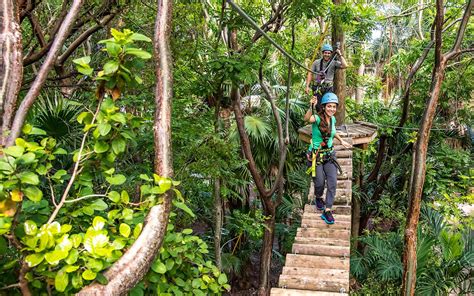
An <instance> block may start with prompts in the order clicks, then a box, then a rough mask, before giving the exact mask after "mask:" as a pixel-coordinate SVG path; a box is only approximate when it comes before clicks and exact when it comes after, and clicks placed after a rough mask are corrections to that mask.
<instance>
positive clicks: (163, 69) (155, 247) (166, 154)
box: [77, 0, 173, 296]
mask: <svg viewBox="0 0 474 296" xmlns="http://www.w3.org/2000/svg"><path fill="white" fill-rule="evenodd" d="M171 10H172V1H171V0H158V10H157V17H156V23H155V38H154V53H155V58H156V59H157V65H156V80H157V82H156V83H157V84H156V89H155V104H156V113H155V123H154V141H155V171H156V173H157V174H158V175H160V176H163V177H171V176H172V174H173V169H172V159H171V99H172V80H173V76H172V71H171V65H172V63H171V53H170V49H169V34H170V29H171V15H172V11H171ZM171 195H172V193H171V191H168V192H167V193H166V194H165V195H164V198H163V203H162V204H159V205H156V206H154V207H152V208H151V209H150V212H149V213H148V215H147V218H146V219H145V223H144V227H143V230H142V233H141V234H140V236H139V237H138V239H137V240H136V241H135V243H134V244H133V245H132V246H131V247H130V248H129V249H128V251H127V252H126V253H125V254H124V255H123V256H122V257H121V258H120V259H119V261H117V262H115V263H114V264H113V265H112V267H110V268H109V270H107V272H106V273H105V277H106V278H107V279H108V281H109V282H108V283H107V284H106V285H104V286H102V285H99V284H93V285H90V286H87V287H85V288H84V289H82V290H81V291H80V292H79V293H78V294H77V295H84V296H86V295H87V296H90V295H125V294H127V292H128V291H129V290H130V289H131V288H133V287H134V286H135V285H136V284H137V283H138V282H139V281H140V280H141V279H142V278H143V276H144V275H145V274H146V273H147V271H148V269H149V268H150V265H151V264H152V262H153V260H154V259H155V256H156V255H157V254H158V252H159V249H160V247H161V244H162V242H163V238H164V236H165V234H166V227H167V225H168V218H169V213H170V210H171Z"/></svg>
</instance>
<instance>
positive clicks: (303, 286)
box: [270, 145, 352, 296]
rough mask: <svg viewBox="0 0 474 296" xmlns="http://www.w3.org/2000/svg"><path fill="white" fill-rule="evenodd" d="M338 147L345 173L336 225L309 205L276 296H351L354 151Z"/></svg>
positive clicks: (337, 202) (337, 201)
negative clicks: (351, 204)
mask: <svg viewBox="0 0 474 296" xmlns="http://www.w3.org/2000/svg"><path fill="white" fill-rule="evenodd" d="M335 148H336V149H335V150H336V156H337V158H338V161H339V163H340V164H341V166H342V167H343V170H344V173H345V174H343V175H342V176H341V175H339V176H338V180H337V189H336V198H335V205H334V207H333V210H334V219H335V221H336V222H335V223H334V224H332V225H328V224H326V223H325V222H324V221H323V220H322V219H321V217H320V216H321V211H318V210H316V207H315V206H314V205H306V206H305V208H304V213H303V218H302V221H301V227H300V228H298V230H297V234H296V238H295V242H294V243H293V247H292V253H291V254H287V255H286V263H285V266H284V267H283V271H282V274H281V275H280V278H279V281H278V288H272V290H271V292H270V295H272V296H306V295H313V296H336V295H338V296H340V295H349V294H348V293H349V265H350V233H351V207H350V202H351V196H352V181H351V178H352V151H351V150H346V149H345V148H343V147H342V146H340V145H336V146H335ZM343 164H344V165H343ZM323 196H325V195H323Z"/></svg>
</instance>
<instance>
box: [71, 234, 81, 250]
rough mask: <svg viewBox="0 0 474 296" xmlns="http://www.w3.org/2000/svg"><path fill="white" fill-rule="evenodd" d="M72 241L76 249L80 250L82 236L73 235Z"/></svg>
mask: <svg viewBox="0 0 474 296" xmlns="http://www.w3.org/2000/svg"><path fill="white" fill-rule="evenodd" d="M71 241H72V245H73V246H74V248H78V247H79V245H80V244H81V242H82V236H81V235H80V234H73V235H71Z"/></svg>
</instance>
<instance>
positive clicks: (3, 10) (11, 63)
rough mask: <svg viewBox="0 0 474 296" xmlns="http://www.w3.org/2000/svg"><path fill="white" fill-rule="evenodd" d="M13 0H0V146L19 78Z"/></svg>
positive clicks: (19, 46)
mask: <svg viewBox="0 0 474 296" xmlns="http://www.w3.org/2000/svg"><path fill="white" fill-rule="evenodd" d="M16 4H17V2H16V1H12V0H5V1H2V2H0V20H1V21H0V58H1V61H0V128H1V130H0V147H3V146H4V145H5V136H7V131H8V130H9V129H10V125H11V121H12V116H13V114H15V113H14V111H15V107H16V101H17V98H18V93H19V92H20V88H21V82H22V79H23V78H22V77H23V62H22V60H23V55H22V52H23V47H22V43H21V32H20V25H19V24H18V10H19V9H18V7H16Z"/></svg>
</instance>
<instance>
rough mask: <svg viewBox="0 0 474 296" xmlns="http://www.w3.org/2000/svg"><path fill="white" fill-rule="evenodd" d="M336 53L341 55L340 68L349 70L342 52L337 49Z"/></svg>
mask: <svg viewBox="0 0 474 296" xmlns="http://www.w3.org/2000/svg"><path fill="white" fill-rule="evenodd" d="M336 53H337V54H338V55H339V61H340V62H341V66H340V67H339V69H344V68H347V61H346V59H345V58H344V56H343V55H342V53H341V51H340V50H339V49H336Z"/></svg>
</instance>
